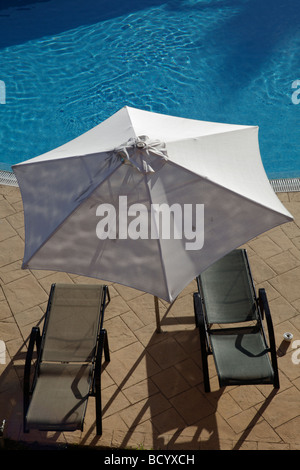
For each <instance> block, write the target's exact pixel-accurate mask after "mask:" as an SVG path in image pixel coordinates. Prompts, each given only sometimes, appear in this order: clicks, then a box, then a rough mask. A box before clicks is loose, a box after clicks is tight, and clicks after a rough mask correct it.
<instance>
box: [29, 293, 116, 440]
mask: <svg viewBox="0 0 300 470" xmlns="http://www.w3.org/2000/svg"><path fill="white" fill-rule="evenodd" d="M109 301H110V297H109V291H108V287H107V286H104V285H72V284H71V285H69V284H53V285H52V287H51V291H50V295H49V301H48V307H47V311H46V315H45V322H44V327H43V332H42V335H41V334H40V329H39V327H34V328H33V329H32V332H31V336H30V341H29V347H28V352H27V357H26V363H25V373H24V432H29V430H30V429H39V430H45V431H46V430H48V431H50V430H51V431H75V430H76V429H81V430H82V429H83V422H84V416H85V411H86V406H87V401H88V398H89V396H94V397H95V401H96V432H97V434H98V435H101V434H102V416H101V414H102V411H101V408H102V407H101V383H100V380H101V368H102V354H103V350H104V353H105V360H106V361H109V360H110V357H109V349H108V339H107V333H106V330H105V329H103V318H104V311H105V307H106V305H107V304H108V303H109ZM35 344H36V346H37V360H36V363H35V371H34V375H33V379H32V380H31V364H32V360H33V359H32V358H33V350H34V345H35ZM31 382H32V383H31Z"/></svg>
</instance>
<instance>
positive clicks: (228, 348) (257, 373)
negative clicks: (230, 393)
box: [210, 328, 274, 387]
mask: <svg viewBox="0 0 300 470" xmlns="http://www.w3.org/2000/svg"><path fill="white" fill-rule="evenodd" d="M210 340H211V343H212V349H213V355H214V359H215V363H216V368H217V372H218V376H219V383H220V386H221V387H222V386H225V385H239V384H241V383H243V382H247V384H264V383H265V384H272V383H273V381H274V372H273V369H272V366H271V362H270V360H269V356H268V354H267V350H266V344H265V342H264V340H263V337H262V335H261V332H260V330H258V329H256V328H253V329H251V330H249V329H242V328H241V329H238V330H234V329H232V330H229V331H223V332H222V331H220V332H211V335H210Z"/></svg>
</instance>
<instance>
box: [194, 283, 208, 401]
mask: <svg viewBox="0 0 300 470" xmlns="http://www.w3.org/2000/svg"><path fill="white" fill-rule="evenodd" d="M201 303H202V300H201V297H200V295H199V294H198V293H197V292H195V293H194V311H195V322H196V327H197V328H198V330H199V337H200V349H201V359H202V372H203V379H204V390H205V392H206V393H209V392H210V384H209V372H208V361H207V351H208V347H207V341H206V332H205V323H204V315H203V310H202V304H201Z"/></svg>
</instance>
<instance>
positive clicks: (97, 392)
mask: <svg viewBox="0 0 300 470" xmlns="http://www.w3.org/2000/svg"><path fill="white" fill-rule="evenodd" d="M55 286H56V284H52V286H51V290H50V294H49V299H48V305H47V310H46V314H45V320H44V326H43V330H42V334H41V333H40V328H39V327H38V326H37V327H33V328H32V330H31V334H30V339H29V345H28V350H27V355H26V360H25V368H24V387H23V430H24V432H25V433H28V432H29V429H28V427H27V422H26V416H27V411H28V408H29V405H30V399H31V396H32V394H33V391H34V388H35V385H36V382H37V380H38V375H39V364H40V361H41V357H42V353H43V344H44V340H45V335H46V331H47V325H48V319H49V313H50V309H51V302H52V297H53V294H54V289H55ZM109 302H110V294H109V289H108V286H106V285H105V286H103V296H102V302H101V308H100V315H99V321H98V334H97V341H96V345H95V353H94V357H93V359H92V364H93V373H92V380H91V387H90V393H89V396H92V397H95V406H96V434H97V435H100V436H101V434H102V400H101V371H102V357H103V351H104V357H105V361H106V362H109V361H110V354H109V347H108V337H107V331H106V330H105V329H104V328H103V320H104V310H105V308H106V306H107V305H108V303H109ZM35 346H36V350H37V360H36V364H35V370H34V375H33V380H32V384H30V378H31V365H32V360H33V353H34V347H35ZM86 401H87V400H86ZM62 430H63V429H62ZM81 430H83V422H82V427H81Z"/></svg>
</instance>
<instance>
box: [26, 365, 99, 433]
mask: <svg viewBox="0 0 300 470" xmlns="http://www.w3.org/2000/svg"><path fill="white" fill-rule="evenodd" d="M91 372H92V367H91V364H51V363H42V364H41V366H40V374H39V378H38V381H37V384H36V387H35V389H34V392H33V396H32V400H31V404H30V407H29V410H28V414H27V426H28V428H35V429H40V430H42V431H43V430H45V431H51V430H52V431H75V430H76V429H81V426H82V421H83V419H84V415H85V410H86V406H87V398H88V394H89V390H90V385H91ZM70 390H72V392H73V393H70V392H69V391H70ZM66 392H67V393H66Z"/></svg>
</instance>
